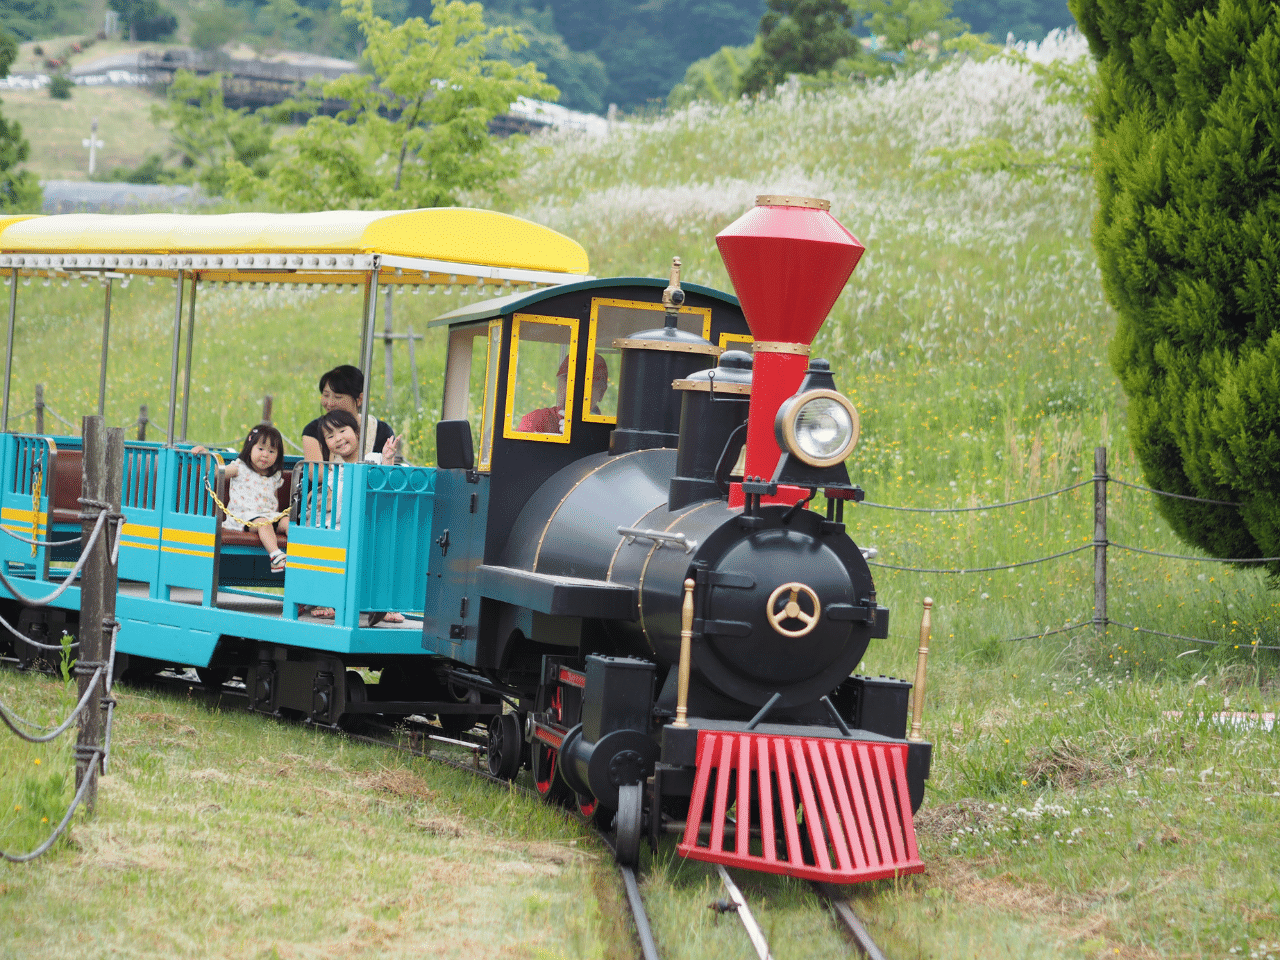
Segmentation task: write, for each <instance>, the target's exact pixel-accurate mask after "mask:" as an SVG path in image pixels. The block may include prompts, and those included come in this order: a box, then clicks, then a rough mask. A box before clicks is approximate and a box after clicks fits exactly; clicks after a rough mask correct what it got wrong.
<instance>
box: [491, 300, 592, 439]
mask: <svg viewBox="0 0 1280 960" xmlns="http://www.w3.org/2000/svg"><path fill="white" fill-rule="evenodd" d="M577 351H578V321H576V320H569V319H565V318H563V317H542V316H535V315H533V314H520V313H517V314H515V315H514V316H513V317H512V325H511V364H510V368H509V370H508V372H507V407H506V415H505V417H504V419H503V436H506V437H512V438H517V439H525V440H543V441H548V442H554V443H568V442H569V436H570V432H571V429H572V426H573V411H574V399H575V387H576V386H577V384H576V380H577V376H576V374H577V369H576V363H575V362H574V361H575V358H576V356H577Z"/></svg>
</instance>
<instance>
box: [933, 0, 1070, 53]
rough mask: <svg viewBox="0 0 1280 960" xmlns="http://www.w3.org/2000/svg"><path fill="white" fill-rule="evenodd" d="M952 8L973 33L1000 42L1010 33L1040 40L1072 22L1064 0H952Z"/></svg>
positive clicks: (1020, 38)
mask: <svg viewBox="0 0 1280 960" xmlns="http://www.w3.org/2000/svg"><path fill="white" fill-rule="evenodd" d="M953 9H954V12H955V15H956V16H957V17H959V18H960V19H961V20H963V21H965V22H966V23H967V24H969V29H971V30H972V31H973V32H974V33H986V34H990V35H991V39H992V40H995V41H996V42H997V43H1004V41H1005V38H1006V37H1007V36H1008V35H1009V34H1010V33H1012V34H1013V35H1014V37H1015V38H1017V39H1018V40H1043V39H1044V37H1045V35H1046V34H1047V33H1048V32H1049V31H1050V30H1056V29H1062V28H1065V27H1070V26H1073V25H1074V24H1075V19H1074V18H1073V17H1072V16H1071V11H1070V10H1069V9H1067V0H956V2H955V6H954V8H953Z"/></svg>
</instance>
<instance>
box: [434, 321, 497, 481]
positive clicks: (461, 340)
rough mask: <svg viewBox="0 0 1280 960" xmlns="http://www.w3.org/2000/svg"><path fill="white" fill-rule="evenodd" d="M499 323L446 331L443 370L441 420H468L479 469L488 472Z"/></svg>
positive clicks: (491, 440)
mask: <svg viewBox="0 0 1280 960" xmlns="http://www.w3.org/2000/svg"><path fill="white" fill-rule="evenodd" d="M501 350H502V321H501V320H493V321H491V322H489V323H477V324H471V325H470V326H466V327H459V328H457V329H455V330H451V331H449V359H448V365H447V367H446V370H445V385H444V410H443V414H444V419H445V420H467V421H469V422H470V423H471V436H472V439H473V442H475V443H476V460H477V465H478V467H479V469H481V470H487V469H489V457H490V452H491V451H492V449H493V435H492V434H493V431H492V428H491V425H492V424H493V420H494V410H493V407H494V405H495V403H496V401H497V390H496V387H497V378H498V359H499V356H500V354H501Z"/></svg>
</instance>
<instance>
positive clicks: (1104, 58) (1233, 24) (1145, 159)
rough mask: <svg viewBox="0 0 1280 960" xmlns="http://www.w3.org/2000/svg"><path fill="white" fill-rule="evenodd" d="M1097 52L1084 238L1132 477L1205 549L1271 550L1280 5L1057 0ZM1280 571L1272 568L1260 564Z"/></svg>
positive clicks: (1277, 443) (1277, 540) (1241, 0)
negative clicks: (1107, 328)
mask: <svg viewBox="0 0 1280 960" xmlns="http://www.w3.org/2000/svg"><path fill="white" fill-rule="evenodd" d="M1071 9H1072V12H1073V13H1074V14H1075V16H1076V19H1077V20H1078V21H1079V23H1080V28H1081V30H1082V31H1083V32H1084V34H1085V36H1086V37H1087V38H1088V40H1089V45H1090V48H1091V50H1092V52H1093V54H1094V56H1095V57H1096V58H1097V60H1098V81H1099V83H1098V92H1097V95H1096V98H1095V103H1094V108H1093V116H1094V125H1095V133H1096V137H1095V147H1094V177H1095V181H1096V186H1097V192H1098V211H1097V215H1096V219H1095V221H1094V245H1095V247H1096V248H1097V251H1098V259H1099V263H1100V266H1101V270H1102V278H1103V284H1104V286H1105V289H1106V292H1107V296H1108V298H1109V299H1110V301H1111V303H1112V305H1113V306H1114V307H1115V309H1116V312H1117V314H1118V321H1117V331H1116V337H1115V340H1114V342H1113V344H1112V348H1111V358H1112V364H1113V366H1114V367H1115V370H1116V373H1117V375H1118V376H1119V378H1120V381H1121V383H1122V384H1123V386H1124V389H1125V392H1126V393H1127V394H1128V396H1129V428H1130V429H1129V432H1130V439H1131V442H1132V443H1133V447H1134V451H1135V453H1136V454H1137V457H1138V460H1139V462H1140V463H1141V465H1142V469H1143V471H1144V473H1145V475H1146V479H1147V482H1148V483H1149V484H1150V485H1151V486H1153V487H1157V488H1159V489H1161V490H1167V491H1171V492H1173V493H1179V494H1184V495H1188V496H1195V497H1202V498H1207V499H1211V500H1218V501H1226V502H1229V503H1236V504H1239V506H1238V507H1234V506H1226V505H1213V504H1203V503H1195V502H1191V501H1179V500H1172V499H1168V498H1160V500H1159V503H1160V506H1161V510H1162V512H1163V513H1164V515H1165V517H1166V518H1167V519H1168V521H1169V523H1170V525H1171V526H1172V527H1173V529H1174V530H1175V531H1176V532H1177V533H1178V534H1179V535H1180V536H1182V537H1183V538H1184V539H1185V540H1187V541H1188V542H1190V543H1193V544H1195V545H1196V546H1199V547H1201V548H1202V549H1204V550H1206V551H1208V552H1209V553H1211V554H1213V555H1215V556H1219V557H1262V556H1271V557H1274V556H1280V5H1277V4H1276V3H1273V2H1270V0H1208V2H1198V0H1155V2H1144V0H1072V2H1071ZM1270 569H1271V572H1272V574H1273V575H1280V564H1272V565H1271V567H1270Z"/></svg>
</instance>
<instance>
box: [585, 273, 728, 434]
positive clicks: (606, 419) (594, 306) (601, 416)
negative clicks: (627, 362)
mask: <svg viewBox="0 0 1280 960" xmlns="http://www.w3.org/2000/svg"><path fill="white" fill-rule="evenodd" d="M601 307H624V308H626V309H628V310H650V311H653V312H654V313H665V312H666V309H667V308H666V307H664V306H663V305H662V304H660V303H649V302H647V301H644V300H617V299H614V298H611V297H592V298H591V323H590V325H589V326H588V328H587V330H588V332H587V385H586V387H585V388H584V389H583V391H582V393H583V396H584V397H592V396H594V395H595V391H594V387H595V374H596V364H595V357H596V331H597V329H598V327H599V323H600V308H601ZM679 312H680V313H682V314H684V315H685V316H694V317H702V339H703V340H706V341H708V342H710V341H711V308H710V307H690V306H687V305H686V306H682V307H681V308H680V311H679ZM658 325H659V324H658V323H657V322H656V321H655V323H654V326H655V327H656V326H658ZM721 339H723V337H722V338H721ZM615 375H616V374H615ZM582 419H583V420H586V421H588V422H589V423H617V422H618V418H617V417H611V416H609V415H608V414H605V413H592V412H591V408H590V407H589V406H588V407H587V409H586V410H584V411H583V413H582Z"/></svg>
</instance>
